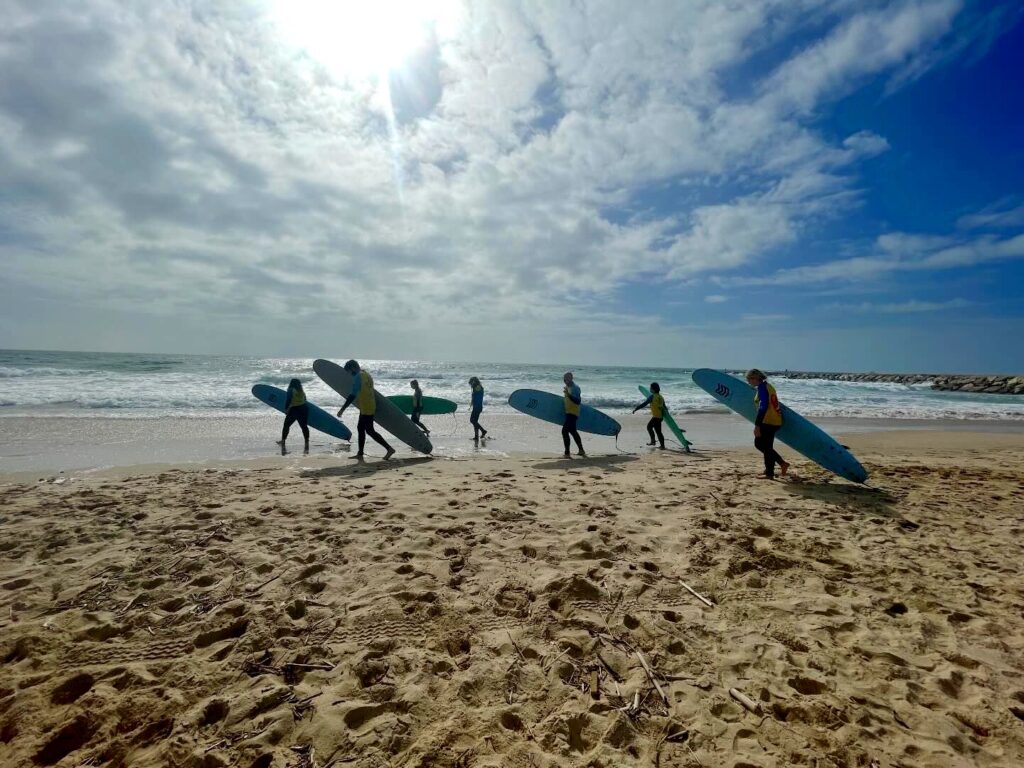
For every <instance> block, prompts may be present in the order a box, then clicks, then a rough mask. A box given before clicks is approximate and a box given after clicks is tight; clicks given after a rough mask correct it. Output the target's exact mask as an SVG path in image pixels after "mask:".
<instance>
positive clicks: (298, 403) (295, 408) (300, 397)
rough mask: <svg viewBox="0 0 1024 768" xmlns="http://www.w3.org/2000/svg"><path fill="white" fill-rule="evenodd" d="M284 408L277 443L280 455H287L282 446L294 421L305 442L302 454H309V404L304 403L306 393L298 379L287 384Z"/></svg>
mask: <svg viewBox="0 0 1024 768" xmlns="http://www.w3.org/2000/svg"><path fill="white" fill-rule="evenodd" d="M284 408H285V411H284V427H283V428H282V429H281V439H280V440H278V441H277V444H278V445H280V446H281V455H282V456H283V455H284V454H285V453H287V451H286V450H285V447H284V446H285V442H286V441H287V440H288V430H289V429H291V426H292V424H294V423H295V422H296V421H297V422H299V429H301V430H302V437H303V439H304V440H305V441H306V447H305V450H304V452H305V453H309V404H308V403H307V402H306V393H305V392H304V391H303V390H302V382H301V381H299V380H298V379H292V380H291V381H290V382H288V391H287V392H285V395H284Z"/></svg>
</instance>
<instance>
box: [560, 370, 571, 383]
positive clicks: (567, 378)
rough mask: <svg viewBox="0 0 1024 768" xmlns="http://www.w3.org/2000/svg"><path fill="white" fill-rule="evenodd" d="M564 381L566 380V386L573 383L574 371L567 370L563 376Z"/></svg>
mask: <svg viewBox="0 0 1024 768" xmlns="http://www.w3.org/2000/svg"><path fill="white" fill-rule="evenodd" d="M562 381H564V382H565V385H566V386H569V385H571V384H572V371H566V372H565V375H564V376H563V377H562Z"/></svg>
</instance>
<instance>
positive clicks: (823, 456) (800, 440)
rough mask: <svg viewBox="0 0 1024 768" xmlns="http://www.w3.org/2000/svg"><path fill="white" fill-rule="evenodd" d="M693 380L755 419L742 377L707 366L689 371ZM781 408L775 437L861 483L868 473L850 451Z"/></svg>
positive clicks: (751, 392)
mask: <svg viewBox="0 0 1024 768" xmlns="http://www.w3.org/2000/svg"><path fill="white" fill-rule="evenodd" d="M693 381H694V383H695V384H696V385H697V386H698V387H700V388H701V389H703V390H704V391H705V392H707V393H708V394H709V395H711V396H712V397H713V398H715V400H717V401H718V402H720V403H722V405H724V406H726V407H728V408H731V409H732V410H734V411H736V413H738V414H739V415H740V416H742V417H743V418H745V419H746V420H747V421H749V422H751V423H753V422H754V420H755V419H756V418H757V407H756V406H755V405H754V388H753V387H751V386H750V385H749V384H747V382H745V381H743V380H742V379H737V378H736V377H735V376H730V375H729V374H727V373H722V371H715V370H712V369H711V368H700V369H698V370H696V371H694V372H693ZM780 407H781V409H782V426H781V427H779V431H778V433H777V434H776V437H777V438H778V439H779V440H781V441H782V442H783V443H785V444H786V445H788V446H789V447H790V448H792V449H793V450H794V451H797V452H798V453H801V454H803V455H804V456H806V457H807V458H808V459H810V460H811V461H813V462H815V463H816V464H820V465H821V466H822V467H824V468H825V469H827V470H829V471H830V472H835V473H836V474H837V475H839V476H840V477H845V478H846V479H847V480H850V481H852V482H854V483H863V482H864V481H866V480H867V479H868V472H867V470H866V469H864V467H863V466H861V463H860V462H859V461H857V459H856V458H855V457H854V455H853V454H852V453H850V452H849V451H848V450H847V449H846V448H845V447H844V446H842V445H840V444H839V443H837V442H836V441H835V440H833V439H832V438H831V437H829V436H828V434H826V433H825V432H824V431H823V430H822V429H821V428H819V427H817V426H815V425H814V424H812V423H811V422H809V421H808V420H807V419H805V418H804V417H803V416H801V415H800V414H799V413H797V412H796V411H794V410H793V409H792V408H789V407H788V406H786V405H780Z"/></svg>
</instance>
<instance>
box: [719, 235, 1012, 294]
mask: <svg viewBox="0 0 1024 768" xmlns="http://www.w3.org/2000/svg"><path fill="white" fill-rule="evenodd" d="M1019 258H1024V234H1021V235H1016V236H1014V237H1008V238H997V237H993V236H991V235H983V236H979V237H976V238H974V239H973V240H956V239H954V238H952V237H940V236H926V235H912V234H904V233H892V234H887V235H883V236H881V237H879V238H878V240H877V241H876V243H875V248H874V249H873V251H872V253H871V254H870V255H866V256H856V257H853V258H849V259H840V260H837V261H830V262H825V263H823V264H813V265H809V266H802V267H793V268H789V269H781V270H778V271H776V272H775V273H773V274H771V275H768V276H766V277H750V278H746V277H738V278H727V279H723V280H721V281H720V282H721V283H722V284H723V285H747V286H751V285H809V284H815V283H824V282H829V281H849V282H856V281H864V280H873V279H876V278H879V277H881V276H883V275H886V274H891V273H894V272H913V271H925V270H943V269H954V268H957V267H969V266H973V265H976V264H983V263H986V262H997V261H1004V260H1008V259H1019Z"/></svg>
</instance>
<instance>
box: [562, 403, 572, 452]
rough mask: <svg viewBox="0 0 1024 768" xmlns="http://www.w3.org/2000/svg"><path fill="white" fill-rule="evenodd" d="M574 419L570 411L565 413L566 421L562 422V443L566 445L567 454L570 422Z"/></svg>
mask: <svg viewBox="0 0 1024 768" xmlns="http://www.w3.org/2000/svg"><path fill="white" fill-rule="evenodd" d="M571 419H572V416H570V415H569V414H568V413H567V414H565V421H564V422H563V423H562V443H563V444H564V445H565V455H566V456H568V455H569V423H570V420H571Z"/></svg>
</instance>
